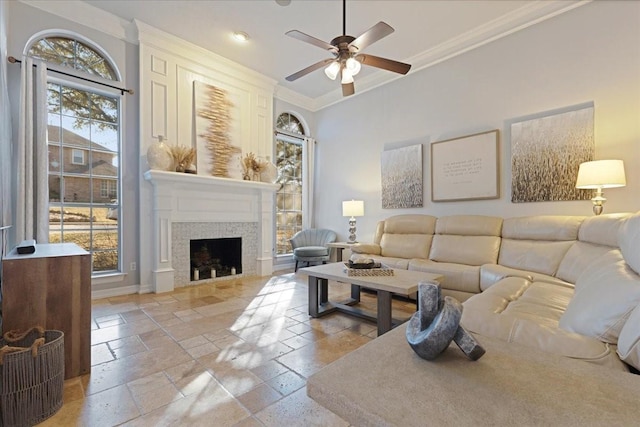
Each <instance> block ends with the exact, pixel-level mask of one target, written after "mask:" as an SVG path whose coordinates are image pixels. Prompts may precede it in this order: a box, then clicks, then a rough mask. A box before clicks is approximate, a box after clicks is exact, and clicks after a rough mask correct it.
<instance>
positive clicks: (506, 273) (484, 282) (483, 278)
mask: <svg viewBox="0 0 640 427" xmlns="http://www.w3.org/2000/svg"><path fill="white" fill-rule="evenodd" d="M510 276H513V277H522V278H524V279H528V280H530V281H535V282H546V283H553V284H555V285H558V286H563V287H565V288H570V289H573V283H568V282H565V281H564V280H560V279H558V278H556V277H553V276H549V275H548V274H542V273H536V272H535V271H528V270H520V269H517V268H510V267H505V266H502V265H498V264H484V265H482V266H480V290H481V291H486V290H487V289H488V288H489V287H490V286H492V285H494V284H495V283H497V282H499V281H500V280H502V279H504V278H506V277H510Z"/></svg>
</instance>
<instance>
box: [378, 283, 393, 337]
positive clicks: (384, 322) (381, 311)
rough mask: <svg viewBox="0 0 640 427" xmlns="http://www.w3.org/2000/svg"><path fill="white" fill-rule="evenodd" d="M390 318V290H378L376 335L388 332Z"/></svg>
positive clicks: (390, 325)
mask: <svg viewBox="0 0 640 427" xmlns="http://www.w3.org/2000/svg"><path fill="white" fill-rule="evenodd" d="M392 326H393V325H392V320H391V292H386V291H381V290H378V336H380V335H382V334H384V333H385V332H389V331H390V330H391V327H392Z"/></svg>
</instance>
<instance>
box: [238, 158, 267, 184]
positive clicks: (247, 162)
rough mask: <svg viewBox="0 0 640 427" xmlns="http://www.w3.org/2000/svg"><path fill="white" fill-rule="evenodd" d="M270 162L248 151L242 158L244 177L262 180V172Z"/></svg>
mask: <svg viewBox="0 0 640 427" xmlns="http://www.w3.org/2000/svg"><path fill="white" fill-rule="evenodd" d="M268 165H269V162H267V161H266V160H263V159H261V158H259V157H256V155H255V154H254V153H248V154H247V155H246V156H244V157H243V158H242V178H243V179H245V180H253V181H256V180H257V181H259V180H260V173H261V172H263V171H264V170H265V169H266V168H267V166H268Z"/></svg>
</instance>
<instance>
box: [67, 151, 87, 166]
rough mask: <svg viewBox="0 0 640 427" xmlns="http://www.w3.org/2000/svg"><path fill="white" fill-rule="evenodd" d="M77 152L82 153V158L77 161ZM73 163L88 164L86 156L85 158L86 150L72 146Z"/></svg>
mask: <svg viewBox="0 0 640 427" xmlns="http://www.w3.org/2000/svg"><path fill="white" fill-rule="evenodd" d="M76 154H80V157H81V160H80V161H77V160H76ZM71 164H72V165H84V164H86V161H85V158H84V150H81V149H79V148H72V149H71Z"/></svg>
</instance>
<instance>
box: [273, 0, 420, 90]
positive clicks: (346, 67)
mask: <svg viewBox="0 0 640 427" xmlns="http://www.w3.org/2000/svg"><path fill="white" fill-rule="evenodd" d="M346 9H347V7H346V0H343V1H342V35H341V36H338V37H336V38H334V39H333V40H331V43H326V42H324V41H322V40H320V39H317V38H315V37H312V36H310V35H308V34H305V33H303V32H301V31H298V30H291V31H287V32H286V33H285V34H286V35H287V36H289V37H293V38H294V39H298V40H300V41H303V42H306V43H309V44H312V45H314V46H317V47H319V48H321V49H325V50H327V51H329V52H331V53H332V54H333V58H331V59H323V60H322V61H319V62H316V63H315V64H312V65H310V66H308V67H307V68H304V69H302V70H300V71H298V72H297V73H294V74H291V75H290V76H287V77H286V80H287V81H290V82H292V81H295V80H297V79H299V78H300V77H303V76H306V75H307V74H309V73H311V72H313V71H315V70H317V69H320V68H323V67H325V65H327V64H329V65H328V66H327V67H326V68H325V69H324V73H325V74H326V76H327V77H329V78H330V79H331V80H335V79H336V78H337V77H338V73H340V82H341V84H342V95H343V96H349V95H353V94H354V93H355V87H354V84H353V76H355V75H356V74H358V73H359V72H360V68H361V67H362V64H364V65H368V66H370V67H375V68H380V69H383V70H387V71H392V72H394V73H399V74H407V73H408V72H409V70H410V69H411V65H410V64H405V63H403V62H398V61H394V60H392V59H387V58H381V57H379V56H373V55H364V54H362V53H360V52H362V50H364V49H365V48H366V47H367V46H369V45H371V44H373V43H375V42H377V41H378V40H380V39H382V38H383V37H386V36H388V35H389V34H391V33H393V31H394V29H393V28H392V27H391V26H390V25H388V24H386V23H385V22H382V21H380V22H378V23H377V24H376V25H374V26H373V27H371V28H369V29H368V30H367V31H365V32H364V33H362V34H361V35H359V36H358V37H353V36H349V35H347V34H346V23H347V19H346Z"/></svg>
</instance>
